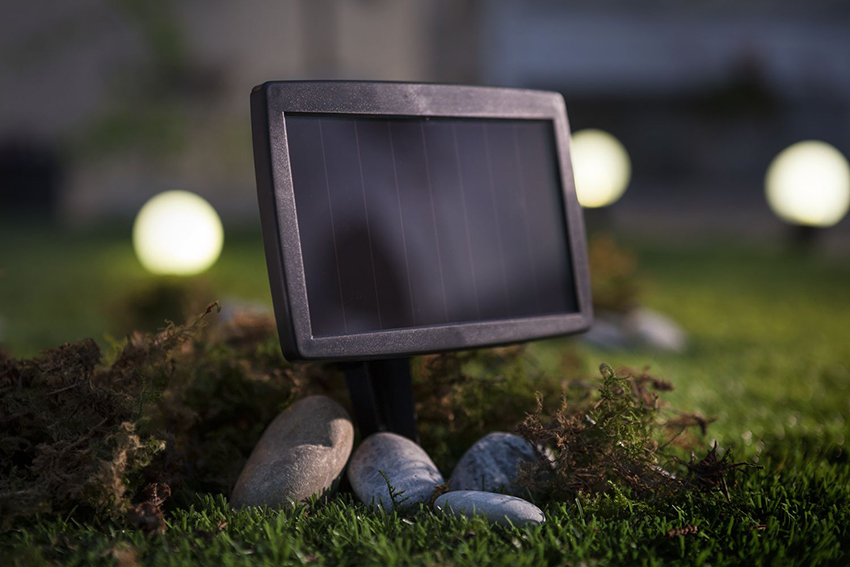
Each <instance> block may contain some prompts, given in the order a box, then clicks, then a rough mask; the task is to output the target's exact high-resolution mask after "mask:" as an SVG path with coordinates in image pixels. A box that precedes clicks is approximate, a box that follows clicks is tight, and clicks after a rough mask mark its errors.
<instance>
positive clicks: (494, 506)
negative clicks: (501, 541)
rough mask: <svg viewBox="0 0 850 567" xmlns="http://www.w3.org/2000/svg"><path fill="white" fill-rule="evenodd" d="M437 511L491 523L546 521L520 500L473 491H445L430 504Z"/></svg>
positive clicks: (538, 512)
mask: <svg viewBox="0 0 850 567" xmlns="http://www.w3.org/2000/svg"><path fill="white" fill-rule="evenodd" d="M434 509H435V510H437V511H441V512H445V513H449V514H452V515H454V516H464V517H467V518H468V517H472V516H483V517H484V518H486V519H487V521H488V522H490V523H492V524H499V525H502V526H507V525H510V524H513V525H514V526H517V527H521V526H536V525H540V524H542V523H543V522H545V521H546V516H544V515H543V510H541V509H540V508H538V507H537V506H535V505H534V504H532V503H531V502H527V501H525V500H523V499H522V498H517V497H515V496H508V495H506V494H494V493H492V492H479V491H477V490H459V491H457V492H446V493H445V494H443V495H442V496H440V497H439V498H437V500H436V501H435V502H434Z"/></svg>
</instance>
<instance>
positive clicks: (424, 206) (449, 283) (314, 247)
mask: <svg viewBox="0 0 850 567" xmlns="http://www.w3.org/2000/svg"><path fill="white" fill-rule="evenodd" d="M285 121H286V133H287V143H288V146H289V159H290V166H291V169H292V183H293V187H294V191H295V206H296V213H297V218H298V229H299V232H300V239H301V251H302V257H303V261H304V270H305V281H306V285H307V299H308V303H309V311H310V320H311V326H312V333H313V336H315V337H322V336H339V335H348V334H355V333H363V332H369V331H379V330H384V329H399V328H409V327H420V326H427V325H451V324H457V323H467V322H479V321H496V320H506V319H516V318H526V317H534V316H541V315H552V314H564V313H574V312H577V311H578V307H577V301H576V293H575V287H574V281H573V275H572V269H571V260H570V253H569V248H568V237H567V228H566V220H565V216H564V205H563V197H562V193H561V184H560V174H559V170H558V165H557V161H556V147H555V139H554V131H553V124H552V123H551V122H550V121H548V120H508V119H486V120H484V119H457V118H427V119H424V118H421V117H416V118H408V117H364V116H357V117H354V116H340V115H318V114H287V115H286V117H285Z"/></svg>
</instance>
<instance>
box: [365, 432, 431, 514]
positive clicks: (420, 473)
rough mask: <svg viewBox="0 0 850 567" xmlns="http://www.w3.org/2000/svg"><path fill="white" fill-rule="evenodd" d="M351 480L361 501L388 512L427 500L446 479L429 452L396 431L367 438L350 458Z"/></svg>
mask: <svg viewBox="0 0 850 567" xmlns="http://www.w3.org/2000/svg"><path fill="white" fill-rule="evenodd" d="M384 477H386V478H384ZM348 480H349V482H350V483H351V488H352V489H353V490H354V494H356V495H357V498H358V499H359V500H360V501H361V502H363V503H364V504H367V505H369V506H373V507H375V508H378V507H380V508H383V509H384V510H387V511H390V510H392V509H393V508H397V509H402V510H403V509H406V508H410V507H412V506H415V505H417V504H420V503H424V502H427V501H428V500H429V499H430V498H431V496H432V495H433V494H434V490H435V489H436V488H437V485H439V484H443V482H444V481H443V475H441V474H440V471H438V470H437V467H436V465H434V462H433V461H432V460H431V457H429V456H428V453H426V452H425V451H424V450H423V449H422V447H420V446H419V445H417V444H416V443H414V442H413V441H411V440H410V439H408V438H406V437H402V436H401V435H396V434H395V433H375V434H373V435H370V436H369V437H367V438H366V439H365V440H364V441H363V443H361V444H360V446H359V447H358V448H357V450H356V451H354V455H353V456H352V457H351V463H350V464H349V466H348ZM390 486H392V488H393V491H394V495H395V497H393V495H391V494H390Z"/></svg>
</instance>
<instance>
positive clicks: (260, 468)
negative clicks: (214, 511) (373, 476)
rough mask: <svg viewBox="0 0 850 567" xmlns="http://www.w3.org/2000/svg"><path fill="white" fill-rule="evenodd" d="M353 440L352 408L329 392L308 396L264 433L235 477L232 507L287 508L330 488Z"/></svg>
mask: <svg viewBox="0 0 850 567" xmlns="http://www.w3.org/2000/svg"><path fill="white" fill-rule="evenodd" d="M353 444H354V427H353V425H352V424H351V419H350V418H349V416H348V412H346V411H345V409H344V408H343V407H342V406H340V405H339V404H338V403H336V402H335V401H333V400H332V399H330V398H328V397H325V396H309V397H307V398H304V399H302V400H299V401H297V402H295V403H294V404H293V405H292V406H290V407H289V408H288V409H287V410H286V411H284V412H283V413H281V414H280V415H278V416H277V417H276V418H275V419H274V421H272V422H271V424H270V425H269V426H268V427H267V428H266V430H265V432H263V436H262V437H261V438H260V441H259V442H258V443H257V446H256V447H254V450H253V452H252V453H251V456H250V457H249V458H248V462H247V463H245V468H243V469H242V473H241V474H240V475H239V479H238V480H237V481H236V486H235V487H234V489H233V494H232V495H231V497H230V505H231V506H232V507H233V508H242V507H245V506H288V505H292V504H294V503H297V502H299V501H301V500H304V499H306V498H309V497H310V496H312V495H314V494H316V495H319V494H323V493H325V492H328V491H329V490H331V489H332V488H333V487H334V485H335V484H336V481H337V479H338V478H339V476H340V475H341V474H342V471H343V469H344V468H345V464H346V462H347V461H348V457H349V455H351V448H352V446H353Z"/></svg>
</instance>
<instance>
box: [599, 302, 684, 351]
mask: <svg viewBox="0 0 850 567" xmlns="http://www.w3.org/2000/svg"><path fill="white" fill-rule="evenodd" d="M582 339H583V340H584V341H585V342H586V343H588V344H590V345H592V346H595V347H597V348H601V349H606V350H628V349H635V348H649V349H654V350H660V351H669V352H683V351H684V350H685V349H686V348H687V347H688V334H687V333H686V332H685V331H684V330H683V329H682V328H681V327H680V326H679V324H678V323H676V322H675V321H674V320H673V319H671V318H670V317H668V316H666V315H663V314H661V313H659V312H657V311H653V310H652V309H646V308H644V307H638V308H635V309H632V310H630V311H628V312H627V313H612V312H605V311H602V312H599V313H597V314H596V316H595V319H594V322H593V326H592V327H591V328H590V330H588V331H587V332H586V333H585V334H584V335H582Z"/></svg>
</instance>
